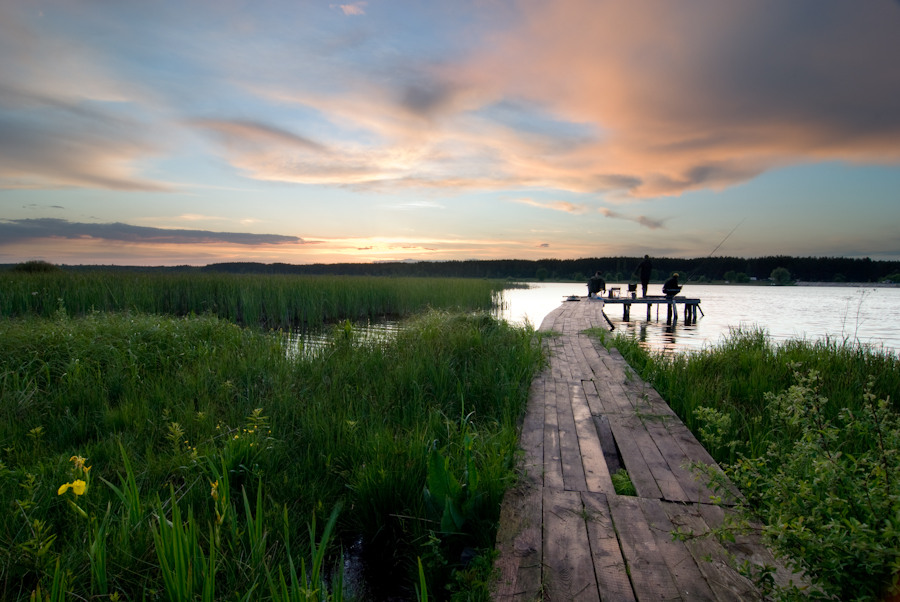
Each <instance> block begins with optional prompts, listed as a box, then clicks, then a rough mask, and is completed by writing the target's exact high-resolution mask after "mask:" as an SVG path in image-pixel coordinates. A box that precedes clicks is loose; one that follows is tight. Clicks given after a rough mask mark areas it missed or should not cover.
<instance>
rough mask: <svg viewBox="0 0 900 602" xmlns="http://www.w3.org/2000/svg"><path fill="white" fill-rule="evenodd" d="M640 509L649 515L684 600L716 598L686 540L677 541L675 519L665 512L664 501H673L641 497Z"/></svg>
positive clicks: (661, 551) (656, 537)
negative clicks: (685, 542)
mask: <svg viewBox="0 0 900 602" xmlns="http://www.w3.org/2000/svg"><path fill="white" fill-rule="evenodd" d="M639 503H640V505H641V510H642V511H643V513H644V516H645V517H646V518H647V524H648V525H649V526H650V530H651V531H652V532H653V537H654V538H655V540H656V545H657V547H658V548H659V551H660V555H661V556H662V558H663V561H664V562H665V563H666V566H667V567H668V568H669V574H670V575H671V576H672V579H673V580H674V581H675V585H676V587H677V588H678V593H679V594H680V595H681V597H682V598H683V599H685V600H691V601H694V600H699V601H702V600H715V599H716V597H715V595H714V594H713V592H712V589H710V587H709V584H708V583H707V582H706V578H705V577H704V576H703V573H701V572H700V568H699V567H698V566H697V563H696V562H695V561H694V557H693V556H691V553H690V551H689V550H688V549H687V546H685V544H684V542H682V541H676V540H675V539H673V538H672V532H673V531H674V530H675V527H674V526H673V525H672V521H670V520H669V517H668V516H666V512H665V510H664V509H663V507H662V505H663V504H671V503H673V502H663V501H660V500H649V499H641V500H639Z"/></svg>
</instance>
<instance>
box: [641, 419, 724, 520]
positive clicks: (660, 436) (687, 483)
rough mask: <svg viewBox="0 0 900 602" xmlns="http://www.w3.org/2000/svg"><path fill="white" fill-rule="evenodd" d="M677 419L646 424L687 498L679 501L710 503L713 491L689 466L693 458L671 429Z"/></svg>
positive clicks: (648, 421) (651, 421) (645, 422)
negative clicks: (673, 435)
mask: <svg viewBox="0 0 900 602" xmlns="http://www.w3.org/2000/svg"><path fill="white" fill-rule="evenodd" d="M675 421H677V418H676V419H674V420H645V421H644V426H645V428H646V429H647V432H648V433H649V434H650V436H651V437H652V438H653V442H654V444H655V445H656V447H657V449H659V452H660V454H662V457H663V459H664V460H665V462H666V464H667V465H668V467H669V470H670V471H671V472H672V475H673V476H674V477H675V478H676V479H677V480H678V484H679V485H680V486H681V489H682V492H683V493H684V497H685V499H683V500H678V501H689V502H704V503H709V502H710V496H712V495H713V492H712V491H711V490H710V489H709V488H708V487H706V485H705V484H704V482H703V481H702V480H701V478H700V476H699V475H698V474H695V473H694V472H693V471H691V469H690V468H689V466H688V465H689V463H690V462H691V459H690V458H688V457H687V455H686V454H685V453H684V450H683V449H682V448H681V446H679V445H678V442H677V441H675V438H674V437H672V434H671V431H670V430H669V428H670V427H671V425H672V424H673V423H674V422H675ZM679 422H680V421H679Z"/></svg>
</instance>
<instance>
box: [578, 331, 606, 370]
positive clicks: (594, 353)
mask: <svg viewBox="0 0 900 602" xmlns="http://www.w3.org/2000/svg"><path fill="white" fill-rule="evenodd" d="M580 343H581V350H582V353H583V354H584V358H585V361H586V362H587V364H588V367H589V368H590V370H591V375H592V376H593V377H594V378H600V379H602V378H608V377H609V375H610V372H609V369H607V367H606V366H605V365H604V363H603V361H602V360H601V357H603V356H605V355H608V354H609V352H608V351H607V350H606V348H605V347H603V346H602V345H600V343H597V342H595V341H594V340H593V338H591V337H587V336H586V337H582V338H581V339H580Z"/></svg>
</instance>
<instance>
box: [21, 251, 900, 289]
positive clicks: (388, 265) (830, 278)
mask: <svg viewBox="0 0 900 602" xmlns="http://www.w3.org/2000/svg"><path fill="white" fill-rule="evenodd" d="M642 260H643V257H625V256H618V257H585V258H579V259H549V258H548V259H536V260H529V259H472V260H451V261H397V262H379V263H314V264H289V263H258V262H230V263H213V264H209V265H206V266H202V267H198V266H173V267H135V266H109V265H105V266H100V265H92V266H91V265H82V266H60V267H61V268H62V269H65V270H96V269H104V270H128V271H135V270H137V271H173V272H191V271H197V272H214V273H215V272H219V273H232V274H305V275H334V276H403V277H416V276H418V277H454V278H496V279H502V280H546V281H568V280H575V281H579V280H586V279H587V278H589V277H590V276H591V275H593V274H594V273H596V272H600V273H601V274H602V275H603V277H604V278H605V279H606V280H607V281H610V282H625V281H635V280H636V278H637V274H636V273H635V270H636V269H637V266H638V264H639V263H640V262H641V261H642ZM651 261H652V263H653V274H652V277H651V280H652V281H654V282H657V281H660V282H661V281H663V280H665V279H666V278H668V277H669V276H670V275H672V273H674V272H677V273H678V274H679V275H680V279H681V282H682V283H687V282H696V283H702V282H722V281H729V282H738V283H740V282H750V281H753V280H768V279H770V278H771V276H772V272H773V271H774V270H776V269H779V272H780V273H782V274H783V271H782V270H787V272H788V273H789V275H790V280H793V281H806V282H884V281H891V282H900V261H884V260H873V259H870V258H868V257H865V258H850V257H790V256H786V255H772V256H767V257H753V258H745V257H725V256H723V257H697V258H690V259H685V258H672V257H651ZM29 264H44V265H48V266H49V265H50V264H45V263H44V262H26V263H25V264H18V265H17V266H16V265H7V266H6V267H7V269H16V268H21V267H23V266H28V265H29Z"/></svg>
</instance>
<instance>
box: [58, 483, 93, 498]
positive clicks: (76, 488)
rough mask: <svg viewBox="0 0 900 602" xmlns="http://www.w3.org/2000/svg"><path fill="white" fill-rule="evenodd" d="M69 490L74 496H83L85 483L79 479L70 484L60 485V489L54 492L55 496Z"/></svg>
mask: <svg viewBox="0 0 900 602" xmlns="http://www.w3.org/2000/svg"><path fill="white" fill-rule="evenodd" d="M69 489H71V490H72V492H73V493H74V494H75V495H84V492H85V491H86V490H87V483H85V482H84V481H82V480H81V479H75V480H74V481H72V482H71V483H65V484H63V485H61V486H60V488H59V489H58V490H57V491H56V495H62V494H64V493H65V492H67V491H68V490H69Z"/></svg>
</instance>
